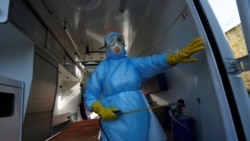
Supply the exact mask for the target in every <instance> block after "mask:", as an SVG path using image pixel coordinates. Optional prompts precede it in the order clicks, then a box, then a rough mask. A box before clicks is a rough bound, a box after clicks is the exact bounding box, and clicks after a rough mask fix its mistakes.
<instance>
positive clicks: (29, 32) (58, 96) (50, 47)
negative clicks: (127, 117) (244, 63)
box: [0, 0, 244, 141]
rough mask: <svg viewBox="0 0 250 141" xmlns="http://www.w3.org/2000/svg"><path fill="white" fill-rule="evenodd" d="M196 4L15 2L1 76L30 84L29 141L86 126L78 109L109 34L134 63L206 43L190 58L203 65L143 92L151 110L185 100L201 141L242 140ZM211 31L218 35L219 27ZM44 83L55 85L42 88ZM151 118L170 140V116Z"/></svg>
mask: <svg viewBox="0 0 250 141" xmlns="http://www.w3.org/2000/svg"><path fill="white" fill-rule="evenodd" d="M192 4H193V5H192ZM194 4H196V5H197V4H198V2H197V1H195V3H192V2H188V3H187V2H186V1H185V0H174V1H173V0H157V1H156V0H105V1H104V0H63V1H62V0H25V1H21V0H16V1H12V2H11V3H10V10H9V18H8V21H7V22H5V23H2V24H0V31H1V32H0V35H1V39H0V46H1V50H2V51H1V52H0V60H5V61H4V62H3V61H0V64H1V65H5V66H6V67H5V68H4V69H2V68H1V71H0V75H3V76H6V77H10V78H13V79H18V80H20V81H23V82H24V83H25V92H24V100H23V117H22V118H23V121H24V122H23V128H22V138H23V140H32V139H38V140H41V139H45V138H48V137H49V136H52V135H55V134H56V133H58V132H59V131H63V130H64V129H67V128H68V127H69V126H70V124H72V123H73V122H77V121H81V120H82V118H81V117H80V111H79V104H80V101H81V98H82V94H83V92H84V85H85V83H86V82H87V80H88V78H89V76H90V75H91V72H92V71H93V70H94V69H95V67H96V66H97V65H98V64H99V63H100V62H101V61H102V60H103V59H105V50H104V49H100V47H103V46H104V42H103V40H104V36H105V34H106V33H108V32H110V31H118V32H121V33H122V34H123V36H124V38H125V44H126V50H127V52H128V55H129V56H133V57H137V56H148V55H153V54H161V53H166V52H168V53H172V52H177V51H179V50H181V49H182V48H184V47H185V46H187V45H188V44H189V43H190V42H191V41H192V40H193V39H195V38H197V37H201V38H202V39H203V40H204V43H205V50H204V51H201V52H199V53H197V54H195V55H193V56H192V57H194V58H197V59H198V62H195V63H190V64H178V65H177V66H175V67H171V68H169V69H167V70H165V71H164V72H163V73H162V74H160V75H158V76H156V77H154V78H153V79H150V80H149V82H148V83H147V85H145V86H144V91H145V93H146V96H147V97H148V100H149V103H150V104H151V106H157V105H164V104H171V103H173V102H177V101H178V100H179V99H183V100H184V101H185V107H184V108H183V113H184V114H185V115H187V116H190V117H192V119H193V121H194V122H193V133H192V134H194V135H195V138H196V139H197V140H200V141H210V140H234V139H236V138H237V133H236V130H235V127H234V123H233V118H232V116H231V111H230V107H229V104H228V101H227V96H226V94H225V93H226V92H225V89H224V86H225V85H224V83H222V80H221V74H220V72H219V69H218V64H217V63H218V62H216V61H217V59H215V58H214V56H215V55H214V50H212V48H211V44H212V43H209V42H208V36H207V35H206V34H209V33H205V32H207V31H205V30H204V27H202V26H201V21H202V20H204V19H206V18H203V19H200V18H199V16H201V15H202V14H201V13H202V12H204V11H202V10H201V9H196V8H194ZM207 10H210V9H209V6H208V8H207ZM199 13H200V15H199ZM198 15H199V16H198ZM203 16H205V14H204V13H203ZM209 16H210V18H213V17H214V15H213V14H211V15H209ZM207 24H208V27H209V26H211V24H213V26H214V28H215V29H218V30H220V28H219V26H218V23H217V21H216V20H215V21H213V23H209V22H207ZM209 24H210V25H209ZM10 31H11V32H10ZM210 35H211V36H212V37H213V39H211V41H212V42H215V41H217V40H215V39H214V38H215V37H214V36H213V35H212V33H211V34H210ZM211 36H210V37H211ZM217 36H220V37H222V38H221V42H222V43H225V46H226V47H227V46H228V45H227V43H226V39H225V37H224V36H223V35H222V34H221V33H220V32H219V33H218V34H217ZM212 45H213V44H212ZM226 53H228V52H227V51H226ZM228 54H229V55H228V56H229V58H232V55H231V54H230V53H228ZM9 56H11V57H9ZM21 58H22V59H21ZM24 58H25V59H24ZM20 61H22V62H20ZM21 63H22V64H23V65H20V64H21ZM10 64H11V65H10ZM220 65H223V64H220ZM13 66H15V67H18V69H14V68H15V67H13ZM145 71H146V70H145ZM43 79H44V80H46V81H49V82H50V83H48V84H45V83H43V82H44V81H41V80H43ZM243 91H244V90H243ZM153 111H154V112H155V114H156V116H157V118H158V119H159V121H160V123H161V125H162V127H163V128H164V129H166V133H167V136H168V139H169V140H171V139H172V138H173V135H172V128H171V122H169V119H168V118H169V115H168V114H169V113H168V111H167V108H166V107H162V108H156V109H153ZM86 113H87V114H88V116H89V118H90V115H91V112H89V111H87V110H86ZM135 120H140V119H135ZM51 121H52V122H51ZM34 123H36V124H35V125H34ZM49 123H50V124H49ZM169 124H170V125H169ZM0 128H1V127H0ZM38 131H39V132H40V133H41V134H40V135H39V136H37V132H38Z"/></svg>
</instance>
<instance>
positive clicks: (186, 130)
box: [169, 99, 195, 141]
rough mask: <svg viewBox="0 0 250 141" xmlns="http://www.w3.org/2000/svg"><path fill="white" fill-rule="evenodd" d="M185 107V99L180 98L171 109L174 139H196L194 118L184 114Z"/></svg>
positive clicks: (177, 140) (186, 140) (191, 140)
mask: <svg viewBox="0 0 250 141" xmlns="http://www.w3.org/2000/svg"><path fill="white" fill-rule="evenodd" d="M184 107H185V103H184V100H182V99H180V100H179V101H178V102H177V103H176V104H174V105H172V106H171V109H170V110H169V115H170V117H171V119H172V130H173V132H172V133H173V139H174V141H195V134H194V132H193V130H194V124H193V118H191V117H190V116H187V115H184V113H183V108H184Z"/></svg>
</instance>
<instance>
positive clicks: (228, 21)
mask: <svg viewBox="0 0 250 141" xmlns="http://www.w3.org/2000/svg"><path fill="white" fill-rule="evenodd" d="M208 2H209V3H210V5H211V8H212V9H213V11H214V13H215V16H216V18H217V20H218V22H219V24H220V26H221V29H222V30H223V32H224V34H225V37H226V39H227V41H228V44H229V46H230V48H231V50H232V53H233V55H234V58H235V59H237V58H241V57H244V56H246V55H248V52H247V47H246V42H245V38H244V34H243V30H242V24H241V21H240V16H239V12H238V7H237V3H236V0H219V1H218V0H208ZM225 3H226V5H227V6H225ZM241 76H242V78H243V81H244V84H245V86H246V88H247V90H248V94H249V93H250V71H245V72H243V73H241Z"/></svg>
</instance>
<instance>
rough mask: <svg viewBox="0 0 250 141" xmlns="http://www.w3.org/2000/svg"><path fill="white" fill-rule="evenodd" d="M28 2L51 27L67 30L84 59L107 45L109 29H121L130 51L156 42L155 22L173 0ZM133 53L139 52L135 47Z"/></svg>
mask: <svg viewBox="0 0 250 141" xmlns="http://www.w3.org/2000/svg"><path fill="white" fill-rule="evenodd" d="M27 2H28V3H29V4H30V6H31V7H32V8H33V9H34V11H35V12H37V14H38V16H40V18H41V19H42V21H44V23H45V24H46V25H47V26H48V27H49V28H50V29H52V30H54V32H57V30H59V28H60V29H63V30H64V32H63V33H64V34H66V35H67V36H70V37H69V38H71V40H72V42H73V45H74V48H73V49H72V52H77V53H78V54H79V55H80V56H81V59H82V60H84V59H85V60H86V59H87V57H86V53H89V52H95V51H103V50H100V49H99V48H100V47H102V46H103V45H104V44H103V38H104V35H105V34H106V33H107V32H109V31H119V32H121V33H122V34H123V35H124V37H125V40H126V45H127V46H126V47H127V50H128V51H131V48H134V47H133V46H134V45H136V46H138V45H140V43H141V42H144V41H145V42H146V43H147V42H152V44H154V42H157V40H158V39H157V38H152V35H156V34H153V32H154V29H155V28H157V25H156V24H155V23H157V22H153V21H154V20H156V19H157V18H158V17H157V16H159V15H163V14H164V12H165V13H166V5H167V3H168V2H169V1H168V0H27ZM159 18H160V17H159ZM139 31H140V32H139ZM158 32H159V34H162V32H163V31H162V30H160V31H159V30H158ZM58 33H59V32H58ZM139 33H140V35H139ZM138 36H143V38H142V37H140V38H139V37H138ZM135 38H136V40H135ZM150 39H152V40H150ZM135 41H136V42H137V43H136V42H135ZM140 50H141V49H140ZM130 53H131V52H130ZM131 54H132V55H137V54H139V53H138V52H136V50H135V49H133V53H131ZM96 57H97V60H98V59H102V58H103V57H102V54H101V53H100V52H99V56H98V55H97V56H96ZM98 57H100V58H98ZM92 59H93V58H92Z"/></svg>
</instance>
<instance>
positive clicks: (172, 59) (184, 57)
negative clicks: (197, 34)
mask: <svg viewBox="0 0 250 141" xmlns="http://www.w3.org/2000/svg"><path fill="white" fill-rule="evenodd" d="M203 49H204V43H203V41H202V39H201V38H196V39H194V40H193V41H192V42H191V43H190V44H189V45H188V46H186V47H185V48H184V49H182V50H181V51H180V52H177V53H175V54H171V55H169V56H168V57H167V58H166V60H167V63H168V64H169V65H171V66H175V65H177V64H178V63H184V64H185V63H192V62H197V61H198V60H197V59H195V58H191V55H193V54H194V53H196V52H198V51H201V50H203Z"/></svg>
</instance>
